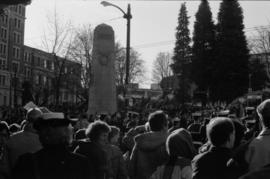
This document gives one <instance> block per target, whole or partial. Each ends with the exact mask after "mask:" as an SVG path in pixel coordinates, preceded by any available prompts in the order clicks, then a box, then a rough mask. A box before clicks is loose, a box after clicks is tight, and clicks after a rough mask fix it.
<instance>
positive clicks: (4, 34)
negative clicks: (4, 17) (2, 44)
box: [0, 27, 7, 40]
mask: <svg viewBox="0 0 270 179" xmlns="http://www.w3.org/2000/svg"><path fill="white" fill-rule="evenodd" d="M0 37H1V39H4V40H6V39H7V29H6V28H4V27H1V31H0Z"/></svg>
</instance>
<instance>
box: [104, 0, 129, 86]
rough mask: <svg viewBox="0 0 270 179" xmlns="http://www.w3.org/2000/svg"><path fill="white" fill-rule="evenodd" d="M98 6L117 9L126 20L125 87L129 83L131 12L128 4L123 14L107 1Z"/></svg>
mask: <svg viewBox="0 0 270 179" xmlns="http://www.w3.org/2000/svg"><path fill="white" fill-rule="evenodd" d="M100 4H102V5H103V6H105V7H106V6H113V7H115V8H117V9H119V10H120V11H121V12H122V13H123V14H124V16H123V17H124V18H125V19H127V45H126V78H125V85H128V81H129V63H130V62H129V58H130V19H131V18H132V15H131V12H130V4H128V7H127V12H125V11H124V10H123V9H121V8H120V7H119V6H117V5H115V4H112V3H110V2H107V1H102V2H101V3H100Z"/></svg>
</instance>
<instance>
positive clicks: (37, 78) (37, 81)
mask: <svg viewBox="0 0 270 179" xmlns="http://www.w3.org/2000/svg"><path fill="white" fill-rule="evenodd" d="M35 83H36V84H37V85H38V84H39V75H36V76H35Z"/></svg>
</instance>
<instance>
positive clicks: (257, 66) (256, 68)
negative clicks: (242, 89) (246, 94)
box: [249, 58, 268, 91]
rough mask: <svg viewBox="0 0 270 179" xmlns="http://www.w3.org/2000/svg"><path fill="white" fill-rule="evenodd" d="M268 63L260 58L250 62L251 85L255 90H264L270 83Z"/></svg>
mask: <svg viewBox="0 0 270 179" xmlns="http://www.w3.org/2000/svg"><path fill="white" fill-rule="evenodd" d="M266 68H267V67H266V65H265V64H263V63H261V62H260V59H257V58H255V59H253V61H252V62H250V64H249V70H250V71H249V75H250V76H249V83H250V84H249V87H251V88H252V90H253V91H256V90H262V89H263V88H264V87H265V86H266V85H267V83H268V77H267V72H266Z"/></svg>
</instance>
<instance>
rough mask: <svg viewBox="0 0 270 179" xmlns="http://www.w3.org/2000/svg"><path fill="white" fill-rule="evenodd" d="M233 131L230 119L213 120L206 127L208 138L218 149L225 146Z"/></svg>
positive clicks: (217, 118)
mask: <svg viewBox="0 0 270 179" xmlns="http://www.w3.org/2000/svg"><path fill="white" fill-rule="evenodd" d="M233 131H234V125H233V122H232V120H231V119H230V118H226V117H216V118H213V119H211V121H210V122H209V124H208V125H207V127H206V134H207V138H208V140H209V141H210V142H211V144H212V145H214V146H216V147H220V146H221V145H223V144H225V143H226V142H227V141H228V140H229V138H230V135H231V134H232V133H233Z"/></svg>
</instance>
